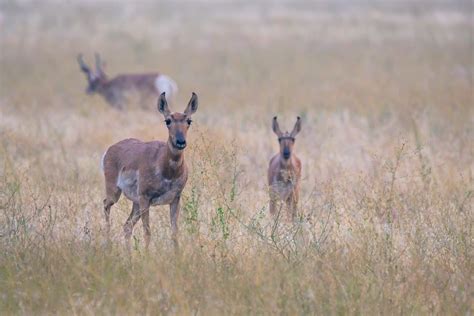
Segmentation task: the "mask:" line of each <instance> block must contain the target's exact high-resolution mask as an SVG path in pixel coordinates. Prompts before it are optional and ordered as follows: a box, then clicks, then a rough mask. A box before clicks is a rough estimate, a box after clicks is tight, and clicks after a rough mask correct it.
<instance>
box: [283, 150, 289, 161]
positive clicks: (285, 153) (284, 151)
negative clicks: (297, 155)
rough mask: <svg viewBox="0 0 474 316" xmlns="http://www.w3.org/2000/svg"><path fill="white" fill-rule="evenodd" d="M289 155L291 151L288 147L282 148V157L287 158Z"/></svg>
mask: <svg viewBox="0 0 474 316" xmlns="http://www.w3.org/2000/svg"><path fill="white" fill-rule="evenodd" d="M290 156H291V152H290V150H289V149H284V150H283V158H285V159H288V158H290Z"/></svg>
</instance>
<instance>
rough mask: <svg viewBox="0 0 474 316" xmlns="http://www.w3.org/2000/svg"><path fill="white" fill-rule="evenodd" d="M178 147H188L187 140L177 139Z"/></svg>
mask: <svg viewBox="0 0 474 316" xmlns="http://www.w3.org/2000/svg"><path fill="white" fill-rule="evenodd" d="M176 146H177V147H178V148H184V147H186V140H185V139H177V140H176Z"/></svg>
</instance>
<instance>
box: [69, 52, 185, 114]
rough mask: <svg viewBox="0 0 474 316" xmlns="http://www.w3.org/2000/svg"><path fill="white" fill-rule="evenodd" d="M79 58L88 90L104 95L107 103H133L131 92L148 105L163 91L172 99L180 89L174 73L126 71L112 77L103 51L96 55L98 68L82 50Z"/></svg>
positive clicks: (90, 92)
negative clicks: (172, 75) (85, 56)
mask: <svg viewBox="0 0 474 316" xmlns="http://www.w3.org/2000/svg"><path fill="white" fill-rule="evenodd" d="M77 61H78V63H79V66H80V68H81V71H82V72H83V73H84V74H85V75H86V79H87V83H88V85H87V89H86V93H87V94H89V95H92V94H95V93H97V94H99V95H101V96H103V97H104V98H105V100H106V101H107V103H109V104H110V105H111V106H112V107H113V108H116V109H119V110H121V109H123V108H124V107H125V106H126V105H127V104H128V103H129V101H130V100H129V97H131V96H138V97H139V103H140V105H141V106H142V107H143V108H146V105H147V104H148V103H149V101H150V99H152V98H153V99H156V98H158V97H159V96H160V94H161V93H163V92H165V93H166V96H167V98H168V100H169V99H170V98H172V97H173V96H174V95H175V94H176V93H177V91H178V86H177V85H176V83H175V82H174V81H173V80H172V79H171V78H170V77H168V76H165V75H162V74H158V73H148V74H124V75H117V76H116V77H114V78H112V79H109V78H108V76H107V75H106V74H105V71H104V63H103V62H102V60H101V58H100V56H99V54H96V55H95V72H94V71H92V70H91V68H90V67H89V66H88V65H87V64H86V63H85V62H84V60H83V58H82V55H81V54H79V56H78V57H77Z"/></svg>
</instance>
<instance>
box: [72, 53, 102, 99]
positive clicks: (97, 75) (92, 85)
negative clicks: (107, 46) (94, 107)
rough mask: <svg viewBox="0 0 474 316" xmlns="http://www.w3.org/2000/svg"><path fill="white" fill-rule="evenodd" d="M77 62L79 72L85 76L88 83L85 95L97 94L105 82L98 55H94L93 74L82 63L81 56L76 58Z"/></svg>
mask: <svg viewBox="0 0 474 316" xmlns="http://www.w3.org/2000/svg"><path fill="white" fill-rule="evenodd" d="M77 62H78V63H79V67H80V68H81V71H82V72H83V73H84V74H85V75H86V79H87V83H88V85H87V88H86V93H87V94H94V93H96V92H98V90H99V89H100V87H101V86H102V84H103V83H104V82H106V81H107V75H106V74H105V72H104V69H103V67H104V63H103V62H102V60H101V59H100V56H99V54H95V72H94V71H92V70H91V68H90V67H89V66H87V64H86V63H85V62H84V60H83V58H82V54H79V55H78V56H77Z"/></svg>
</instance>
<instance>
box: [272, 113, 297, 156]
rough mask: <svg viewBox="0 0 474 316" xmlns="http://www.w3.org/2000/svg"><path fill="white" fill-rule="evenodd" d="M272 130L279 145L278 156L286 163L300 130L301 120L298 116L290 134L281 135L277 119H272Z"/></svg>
mask: <svg viewBox="0 0 474 316" xmlns="http://www.w3.org/2000/svg"><path fill="white" fill-rule="evenodd" d="M272 128H273V132H274V133H275V134H276V135H277V136H278V142H279V143H280V156H281V157H282V158H283V160H284V161H288V160H289V159H290V158H291V154H292V152H293V147H294V146H295V137H296V135H297V134H298V133H299V132H300V130H301V119H300V117H299V116H298V117H297V119H296V123H295V126H294V127H293V130H292V131H291V133H288V132H285V133H283V132H282V131H281V130H280V126H279V124H278V121H277V117H276V116H275V117H274V118H273V124H272Z"/></svg>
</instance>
